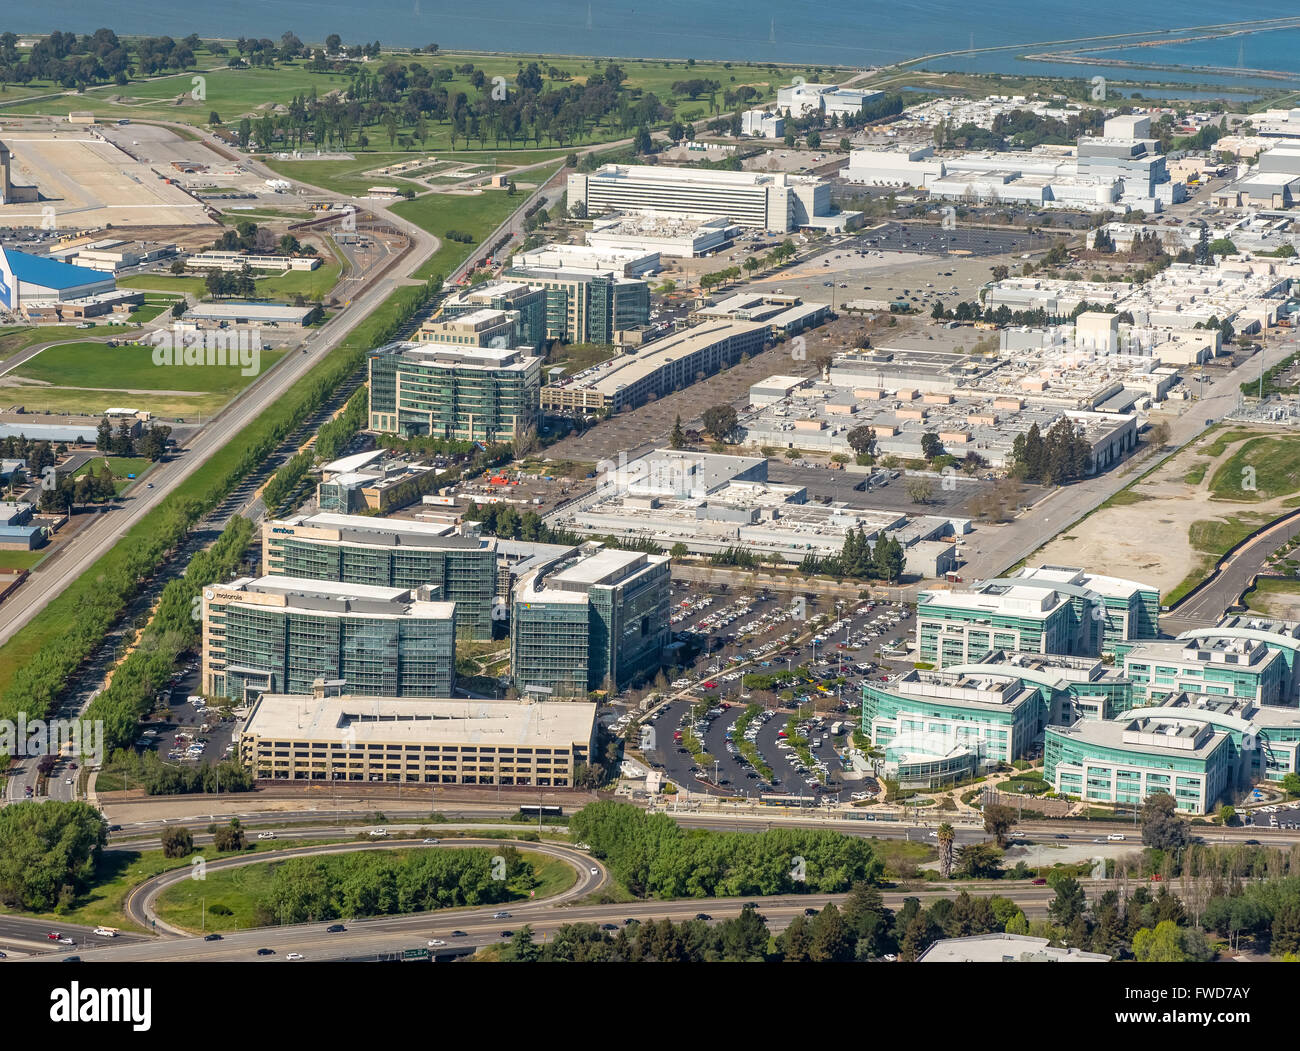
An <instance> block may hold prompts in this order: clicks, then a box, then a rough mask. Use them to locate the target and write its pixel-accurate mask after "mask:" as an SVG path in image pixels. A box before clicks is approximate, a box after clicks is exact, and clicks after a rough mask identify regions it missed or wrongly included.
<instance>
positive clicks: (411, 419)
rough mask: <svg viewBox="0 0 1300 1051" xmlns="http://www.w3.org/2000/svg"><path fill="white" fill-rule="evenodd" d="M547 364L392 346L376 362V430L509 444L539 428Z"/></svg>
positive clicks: (503, 351) (504, 354) (479, 351)
mask: <svg viewBox="0 0 1300 1051" xmlns="http://www.w3.org/2000/svg"><path fill="white" fill-rule="evenodd" d="M541 360H542V359H541V358H539V357H534V356H529V355H526V354H524V353H522V352H521V351H519V350H514V349H508V348H495V347H474V346H452V345H446V344H441V343H390V344H388V345H387V346H384V347H380V348H379V349H377V350H375V351H372V352H371V355H370V366H369V381H370V429H371V430H374V431H380V432H382V433H385V434H400V435H402V436H403V437H412V436H414V435H429V436H430V437H434V438H443V439H452V440H456V441H475V442H484V443H489V444H490V443H492V442H508V441H511V440H512V439H514V438H516V437H517V436H519V435H521V434H523V433H525V432H527V431H529V430H531V429H533V428H535V427H536V425H537V413H538V399H539V391H540V389H541V375H542V372H541Z"/></svg>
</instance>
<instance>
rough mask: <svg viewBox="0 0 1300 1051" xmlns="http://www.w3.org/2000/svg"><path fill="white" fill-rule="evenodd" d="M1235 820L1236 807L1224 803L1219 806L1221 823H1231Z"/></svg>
mask: <svg viewBox="0 0 1300 1051" xmlns="http://www.w3.org/2000/svg"><path fill="white" fill-rule="evenodd" d="M1236 820H1237V808H1236V807H1234V806H1229V805H1228V804H1226V803H1225V804H1224V805H1223V806H1221V807H1219V821H1220V823H1221V824H1224V825H1231V824H1232V823H1233V822H1234V821H1236Z"/></svg>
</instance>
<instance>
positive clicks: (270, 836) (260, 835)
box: [257, 832, 275, 839]
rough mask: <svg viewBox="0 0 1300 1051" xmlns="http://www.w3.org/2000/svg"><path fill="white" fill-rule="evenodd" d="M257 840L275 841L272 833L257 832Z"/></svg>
mask: <svg viewBox="0 0 1300 1051" xmlns="http://www.w3.org/2000/svg"><path fill="white" fill-rule="evenodd" d="M257 838H258V839H275V833H274V832H259V833H258V834H257Z"/></svg>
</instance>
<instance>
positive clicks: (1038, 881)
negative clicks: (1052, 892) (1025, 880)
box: [1029, 878, 1047, 887]
mask: <svg viewBox="0 0 1300 1051" xmlns="http://www.w3.org/2000/svg"><path fill="white" fill-rule="evenodd" d="M1029 882H1031V883H1032V884H1033V885H1034V886H1035V887H1042V886H1044V885H1045V884H1046V883H1047V880H1045V879H1041V878H1039V879H1035V880H1030V881H1029Z"/></svg>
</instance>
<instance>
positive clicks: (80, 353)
mask: <svg viewBox="0 0 1300 1051" xmlns="http://www.w3.org/2000/svg"><path fill="white" fill-rule="evenodd" d="M153 353H154V352H153V348H151V347H136V346H125V347H106V346H104V345H102V344H99V343H65V344H62V345H61V346H57V347H50V348H49V349H48V350H43V351H41V353H40V354H38V355H36V357H34V358H32V359H31V360H30V361H25V362H23V363H22V364H21V365H19V366H18V367H17V368H16V369H15V370H14V375H17V376H22V377H25V378H27V379H33V380H43V381H44V382H46V383H49V384H52V385H57V386H60V387H63V386H67V387H73V388H81V389H90V388H101V387H102V388H105V389H116V390H123V389H125V390H132V391H155V390H156V391H185V392H190V391H192V392H194V393H196V394H223V395H225V396H227V397H229V396H231V395H234V394H237V393H238V392H239V391H241V390H243V389H244V388H245V387H246V386H248V384H249V383H251V382H252V381H253V380H254V379H255V378H256V377H255V376H244V375H241V369H240V368H239V366H238V364H235V365H233V366H232V365H185V366H176V365H167V366H161V365H157V364H155V363H154V360H153ZM283 356H284V351H280V350H263V351H262V352H261V368H262V371H263V372H265V371H266V370H268V369H270V368H271V366H273V365H274V364H275V363H276V362H277V361H279V360H280V358H282V357H283Z"/></svg>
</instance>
